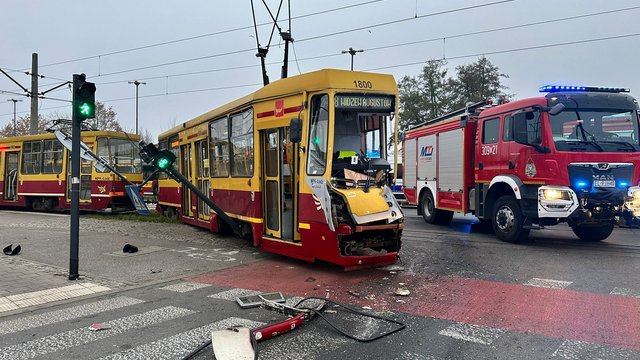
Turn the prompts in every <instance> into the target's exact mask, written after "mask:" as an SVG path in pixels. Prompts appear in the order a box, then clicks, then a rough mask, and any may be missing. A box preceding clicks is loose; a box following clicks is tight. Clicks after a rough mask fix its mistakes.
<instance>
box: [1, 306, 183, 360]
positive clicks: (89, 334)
mask: <svg viewBox="0 0 640 360" xmlns="http://www.w3.org/2000/svg"><path fill="white" fill-rule="evenodd" d="M191 314H195V311H192V310H189V309H184V308H179V307H175V306H166V307H163V308H159V309H154V310H150V311H147V312H144V313H140V314H135V315H131V316H126V317H123V318H120V319H116V320H111V321H107V322H105V323H103V324H104V325H106V326H108V327H110V329H109V330H107V331H91V330H89V327H88V326H83V327H81V328H77V329H73V330H69V331H66V332H63V333H58V334H55V335H51V336H46V337H42V338H39V339H35V340H31V341H26V342H23V343H20V344H15V345H10V346H6V347H4V348H1V349H0V360H13V359H31V358H34V357H37V356H42V355H46V354H50V353H53V352H56V351H60V350H65V349H69V348H71V347H74V346H79V345H83V344H88V343H90V342H93V341H97V340H100V339H105V338H108V337H111V336H115V335H119V334H123V333H126V332H127V331H130V330H135V329H141V328H144V327H148V326H151V325H154V324H158V323H161V322H164V321H168V320H173V319H177V318H180V317H183V316H187V315H191Z"/></svg>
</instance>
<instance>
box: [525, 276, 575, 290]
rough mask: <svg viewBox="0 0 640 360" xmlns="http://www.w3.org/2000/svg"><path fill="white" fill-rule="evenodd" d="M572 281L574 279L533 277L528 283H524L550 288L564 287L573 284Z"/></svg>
mask: <svg viewBox="0 0 640 360" xmlns="http://www.w3.org/2000/svg"><path fill="white" fill-rule="evenodd" d="M572 283H573V282H572V281H562V280H553V279H539V278H533V279H531V280H529V281H527V282H526V283H524V285H527V286H535V287H543V288H549V289H564V288H566V287H567V286H569V285H571V284H572Z"/></svg>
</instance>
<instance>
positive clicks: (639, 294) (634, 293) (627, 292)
mask: <svg viewBox="0 0 640 360" xmlns="http://www.w3.org/2000/svg"><path fill="white" fill-rule="evenodd" d="M609 294H611V295H621V296H627V297H635V298H640V291H638V290H633V289H627V288H614V289H613V290H611V292H610V293H609Z"/></svg>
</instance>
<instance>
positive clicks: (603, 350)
mask: <svg viewBox="0 0 640 360" xmlns="http://www.w3.org/2000/svg"><path fill="white" fill-rule="evenodd" d="M553 356H554V357H559V358H562V359H570V360H579V359H587V358H589V359H639V358H640V353H639V352H637V351H632V350H628V349H620V348H614V347H610V346H606V345H601V344H592V343H588V342H584V341H574V340H565V341H564V342H563V343H562V345H560V347H559V348H558V349H557V350H556V351H554V353H553Z"/></svg>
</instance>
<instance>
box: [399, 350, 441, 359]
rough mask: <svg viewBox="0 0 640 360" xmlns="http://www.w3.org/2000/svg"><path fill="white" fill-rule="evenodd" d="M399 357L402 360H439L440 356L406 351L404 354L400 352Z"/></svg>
mask: <svg viewBox="0 0 640 360" xmlns="http://www.w3.org/2000/svg"><path fill="white" fill-rule="evenodd" d="M398 359H401V360H437V359H438V358H437V357H435V356H431V355H425V354H416V353H413V352H408V351H405V352H403V353H402V354H400V357H399V358H398Z"/></svg>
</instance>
